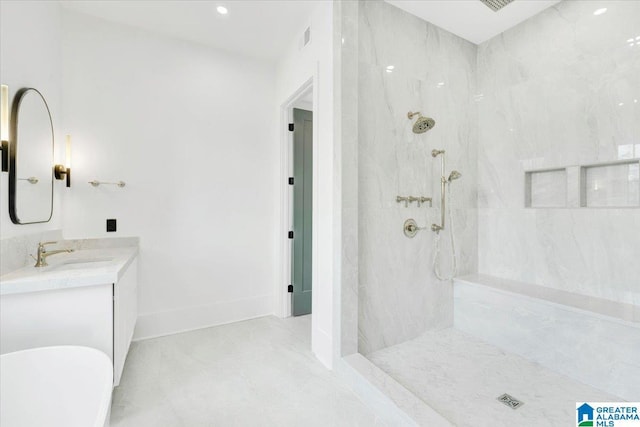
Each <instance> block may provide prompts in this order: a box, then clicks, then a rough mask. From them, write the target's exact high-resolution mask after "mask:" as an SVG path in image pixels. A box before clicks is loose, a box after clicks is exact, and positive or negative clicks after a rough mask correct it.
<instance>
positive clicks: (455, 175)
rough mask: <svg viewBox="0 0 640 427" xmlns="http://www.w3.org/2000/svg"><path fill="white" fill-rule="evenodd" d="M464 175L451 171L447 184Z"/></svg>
mask: <svg viewBox="0 0 640 427" xmlns="http://www.w3.org/2000/svg"><path fill="white" fill-rule="evenodd" d="M461 177H462V174H461V173H460V172H458V171H451V174H449V179H447V182H451V181H453V180H454V179H458V178H461Z"/></svg>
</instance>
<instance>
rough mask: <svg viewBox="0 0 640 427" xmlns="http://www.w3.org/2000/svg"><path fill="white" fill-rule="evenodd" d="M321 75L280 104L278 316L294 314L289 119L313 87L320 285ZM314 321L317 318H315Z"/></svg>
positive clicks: (313, 305)
mask: <svg viewBox="0 0 640 427" xmlns="http://www.w3.org/2000/svg"><path fill="white" fill-rule="evenodd" d="M316 82H317V76H312V77H310V78H309V79H307V80H306V81H305V82H304V83H303V84H302V85H301V86H300V87H298V89H296V90H295V91H294V92H293V94H291V96H289V97H288V98H287V99H286V101H284V102H283V103H282V104H281V105H280V182H279V186H280V229H279V230H280V235H279V238H278V242H279V251H278V252H279V256H278V258H279V259H280V262H278V266H279V268H278V274H277V277H276V289H275V296H276V301H275V314H276V315H277V316H278V317H281V318H284V317H290V316H291V311H292V309H291V294H290V293H289V292H288V290H287V285H289V281H290V278H291V251H292V248H291V242H290V240H289V238H288V236H287V233H288V231H289V230H291V226H292V224H293V188H292V186H290V185H289V183H288V179H289V177H290V176H293V175H292V174H293V132H290V131H289V129H288V125H289V123H293V108H294V104H296V103H297V102H298V101H299V100H300V99H301V98H302V97H303V96H305V95H306V94H307V93H308V92H309V91H312V93H313V109H312V112H313V122H314V126H313V144H312V156H313V159H312V164H313V166H312V169H313V170H312V181H313V182H312V189H313V190H312V191H313V195H312V200H313V202H312V204H313V207H312V211H311V238H312V250H311V265H312V267H311V268H312V273H311V287H312V289H314V290H315V289H316V283H317V279H316V277H317V269H316V266H317V253H318V252H317V250H316V242H317V235H316V233H317V227H316V220H317V218H318V215H317V212H318V210H317V207H318V204H317V177H318V145H317V141H318V126H316V125H315V124H316V123H317V122H318V121H317V111H318V95H317V84H316ZM316 307H317V304H316V298H315V292H313V293H312V294H311V314H312V319H313V314H314V313H315V312H316ZM312 321H313V320H312Z"/></svg>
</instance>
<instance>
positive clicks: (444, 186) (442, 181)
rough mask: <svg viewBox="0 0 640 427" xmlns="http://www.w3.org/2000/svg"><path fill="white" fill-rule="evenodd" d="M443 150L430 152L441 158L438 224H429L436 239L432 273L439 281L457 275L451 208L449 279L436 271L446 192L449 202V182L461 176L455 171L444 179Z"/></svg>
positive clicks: (433, 155)
mask: <svg viewBox="0 0 640 427" xmlns="http://www.w3.org/2000/svg"><path fill="white" fill-rule="evenodd" d="M444 153H445V152H444V150H432V151H431V156H432V157H434V158H435V157H438V156H442V157H441V158H440V159H441V167H442V169H441V170H442V173H441V176H440V224H431V230H432V231H434V232H435V233H436V238H435V241H434V254H433V272H434V274H435V275H436V277H437V278H438V279H439V280H451V279H453V278H454V277H455V275H456V274H457V273H458V265H457V256H456V245H455V239H454V237H453V214H452V213H451V208H449V223H450V224H449V234H450V236H451V258H452V260H453V271H452V273H451V277H442V276H441V275H440V271H439V270H438V256H439V255H440V231H441V230H444V225H445V222H444V220H445V211H446V192H447V193H449V200H451V191H450V189H451V186H450V184H451V182H452V181H454V180H456V179H458V178H461V177H462V174H461V173H460V172H458V171H457V170H453V171H451V173H450V174H449V178H445V161H444ZM447 184H449V187H447Z"/></svg>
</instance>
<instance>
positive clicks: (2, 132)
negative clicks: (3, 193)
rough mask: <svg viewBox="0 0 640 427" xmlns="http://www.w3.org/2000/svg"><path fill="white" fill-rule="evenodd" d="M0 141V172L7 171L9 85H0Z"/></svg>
mask: <svg viewBox="0 0 640 427" xmlns="http://www.w3.org/2000/svg"><path fill="white" fill-rule="evenodd" d="M0 141H1V144H2V146H1V147H0V148H1V149H2V172H8V171H9V86H7V85H1V86H0Z"/></svg>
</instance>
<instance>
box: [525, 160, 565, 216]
mask: <svg viewBox="0 0 640 427" xmlns="http://www.w3.org/2000/svg"><path fill="white" fill-rule="evenodd" d="M566 206H567V170H566V169H565V168H561V169H545V170H537V171H529V172H525V207H527V208H564V207H566Z"/></svg>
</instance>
